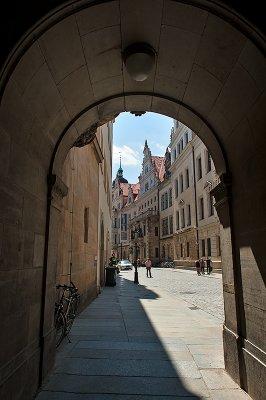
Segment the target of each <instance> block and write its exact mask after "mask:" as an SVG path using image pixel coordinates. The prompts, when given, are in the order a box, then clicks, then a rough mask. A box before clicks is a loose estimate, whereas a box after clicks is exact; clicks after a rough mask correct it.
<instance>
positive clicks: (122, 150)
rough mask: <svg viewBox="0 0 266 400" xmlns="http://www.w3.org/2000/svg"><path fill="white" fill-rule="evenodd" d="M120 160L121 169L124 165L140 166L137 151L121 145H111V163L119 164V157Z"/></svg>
mask: <svg viewBox="0 0 266 400" xmlns="http://www.w3.org/2000/svg"><path fill="white" fill-rule="evenodd" d="M120 155H121V158H122V167H123V166H124V165H125V166H126V165H140V163H141V158H140V155H139V153H138V152H137V151H135V150H133V149H132V148H131V147H129V146H126V145H123V146H116V145H115V144H114V145H113V162H114V164H119V157H120Z"/></svg>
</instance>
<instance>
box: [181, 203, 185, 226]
mask: <svg viewBox="0 0 266 400" xmlns="http://www.w3.org/2000/svg"><path fill="white" fill-rule="evenodd" d="M181 228H185V209H184V208H181Z"/></svg>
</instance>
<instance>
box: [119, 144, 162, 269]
mask: <svg viewBox="0 0 266 400" xmlns="http://www.w3.org/2000/svg"><path fill="white" fill-rule="evenodd" d="M164 173H165V165H164V157H159V156H153V155H152V154H151V151H150V148H149V146H148V143H147V141H145V145H144V150H143V162H142V171H141V173H140V176H139V181H138V183H136V184H130V183H128V182H127V180H126V179H125V178H124V177H123V170H122V168H121V165H120V168H119V169H118V171H117V175H116V178H115V180H114V181H113V190H112V201H113V217H112V220H113V231H112V240H113V250H114V252H115V254H116V255H117V256H118V257H119V258H129V259H131V260H134V259H136V258H140V259H141V260H143V261H144V260H145V259H146V258H147V257H149V258H151V259H152V261H153V262H154V263H156V264H158V263H159V260H160V255H159V252H160V245H159V195H158V194H159V184H160V183H161V182H162V181H163V179H164Z"/></svg>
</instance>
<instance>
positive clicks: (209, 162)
mask: <svg viewBox="0 0 266 400" xmlns="http://www.w3.org/2000/svg"><path fill="white" fill-rule="evenodd" d="M205 157H206V159H205V163H206V174H207V173H208V172H210V170H211V168H212V159H211V154H210V152H209V150H206V154H205Z"/></svg>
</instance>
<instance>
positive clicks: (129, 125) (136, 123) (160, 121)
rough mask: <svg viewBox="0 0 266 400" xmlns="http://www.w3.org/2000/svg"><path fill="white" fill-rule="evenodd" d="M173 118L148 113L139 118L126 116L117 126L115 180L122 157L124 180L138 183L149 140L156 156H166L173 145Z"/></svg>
mask: <svg viewBox="0 0 266 400" xmlns="http://www.w3.org/2000/svg"><path fill="white" fill-rule="evenodd" d="M172 126H173V120H172V118H168V117H165V116H163V115H160V114H155V113H146V114H144V115H142V116H141V117H135V116H134V115H133V114H130V113H122V114H120V115H119V116H118V117H117V118H116V119H115V123H114V141H113V178H114V177H115V175H116V172H117V169H118V166H119V155H120V153H121V157H122V168H123V170H124V177H125V178H126V179H127V180H128V181H129V182H130V183H135V182H137V180H138V176H139V174H140V172H141V163H142V158H143V153H142V152H143V146H144V142H145V139H147V141H148V145H149V147H150V149H151V152H152V154H153V155H154V156H163V155H164V153H165V149H166V147H167V146H168V145H169V141H170V131H171V128H172Z"/></svg>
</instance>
